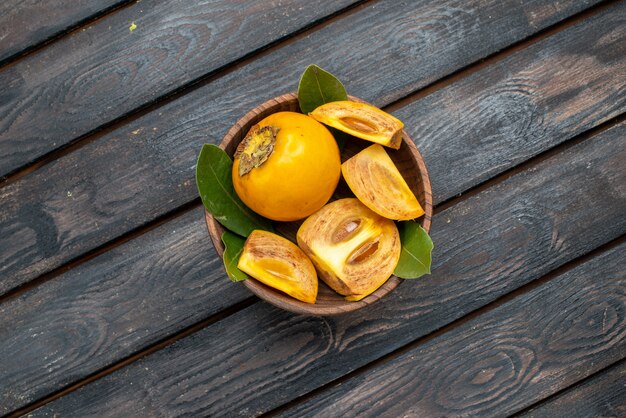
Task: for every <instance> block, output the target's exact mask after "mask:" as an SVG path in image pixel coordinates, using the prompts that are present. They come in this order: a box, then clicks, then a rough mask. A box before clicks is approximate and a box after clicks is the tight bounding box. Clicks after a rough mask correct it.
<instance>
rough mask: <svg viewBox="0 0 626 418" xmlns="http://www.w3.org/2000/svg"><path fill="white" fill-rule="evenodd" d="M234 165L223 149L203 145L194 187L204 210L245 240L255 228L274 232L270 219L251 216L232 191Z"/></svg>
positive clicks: (249, 210) (251, 213)
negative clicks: (196, 186) (195, 186)
mask: <svg viewBox="0 0 626 418" xmlns="http://www.w3.org/2000/svg"><path fill="white" fill-rule="evenodd" d="M232 167H233V162H232V161H231V159H230V157H229V156H228V154H226V152H224V150H222V149H221V148H219V147H217V146H215V145H212V144H204V145H203V146H202V150H201V151H200V156H199V157H198V165H197V166H196V184H197V185H198V192H200V197H201V198H202V203H203V204H204V207H205V208H206V209H207V211H209V213H210V214H211V215H213V216H214V217H215V219H216V220H217V221H218V222H219V223H221V224H222V225H224V227H226V228H228V229H230V230H231V231H233V232H235V233H237V234H239V235H241V236H242V237H247V236H248V235H250V233H251V232H252V231H254V230H255V229H263V230H266V231H273V230H274V228H272V224H271V222H270V221H269V220H267V219H265V218H263V217H262V216H260V215H258V214H256V213H254V212H253V211H252V210H251V209H250V208H248V207H247V206H246V205H245V204H244V203H243V202H242V201H241V199H239V196H237V193H235V189H234V188H233V179H232Z"/></svg>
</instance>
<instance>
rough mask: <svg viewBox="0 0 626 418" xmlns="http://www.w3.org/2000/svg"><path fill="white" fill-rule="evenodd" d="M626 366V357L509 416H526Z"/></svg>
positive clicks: (511, 417)
mask: <svg viewBox="0 0 626 418" xmlns="http://www.w3.org/2000/svg"><path fill="white" fill-rule="evenodd" d="M624 365H626V357H624V358H623V359H621V360H618V361H616V362H614V363H612V364H609V365H608V366H606V367H604V368H603V369H600V370H598V371H596V372H594V373H592V374H590V375H589V376H587V377H585V378H583V379H581V380H579V381H577V382H576V383H574V384H572V385H569V386H567V387H564V388H563V389H561V390H558V391H556V392H554V393H553V394H551V395H549V396H546V397H545V398H543V399H540V400H539V401H537V402H535V403H533V404H532V405H529V406H527V407H526V408H523V409H520V410H519V411H517V412H514V413H513V414H511V415H509V417H510V418H513V417H521V416H523V415H526V414H527V413H528V412H530V411H531V410H533V409H535V408H537V407H538V406H541V405H544V404H546V403H549V402H550V401H552V400H554V399H556V398H558V397H559V396H561V395H563V394H565V393H567V392H569V391H572V390H576V389H578V388H579V387H581V386H582V385H584V384H586V383H587V382H589V381H592V380H593V379H595V378H596V377H598V376H600V375H602V374H604V373H610V372H611V371H613V370H617V369H619V368H620V367H622V366H624Z"/></svg>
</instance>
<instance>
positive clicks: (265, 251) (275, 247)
mask: <svg viewBox="0 0 626 418" xmlns="http://www.w3.org/2000/svg"><path fill="white" fill-rule="evenodd" d="M237 267H238V268H239V270H241V271H243V272H244V273H247V274H249V275H250V276H252V277H254V278H255V279H257V280H258V281H260V282H261V283H264V284H266V285H268V286H271V287H273V288H275V289H278V290H280V291H282V292H284V293H286V294H288V295H290V296H292V297H294V298H296V299H298V300H301V301H303V302H307V303H315V299H316V298H317V273H316V272H315V267H314V266H313V264H312V263H311V260H309V258H308V257H307V256H306V255H305V254H304V253H303V252H302V250H301V249H300V248H298V246H297V245H295V244H294V243H292V242H291V241H289V240H287V239H285V238H283V237H281V236H279V235H276V234H273V233H271V232H267V231H260V230H255V231H252V233H251V234H250V235H249V236H248V239H247V240H246V243H245V244H244V246H243V251H242V253H241V256H240V257H239V263H238V264H237Z"/></svg>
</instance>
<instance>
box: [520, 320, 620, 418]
mask: <svg viewBox="0 0 626 418" xmlns="http://www.w3.org/2000/svg"><path fill="white" fill-rule="evenodd" d="M607 312H608V311H607ZM624 416H626V362H624V361H622V362H621V363H619V364H618V365H616V366H613V367H611V368H610V369H609V370H606V371H603V372H602V373H600V374H598V375H596V376H593V377H592V378H591V379H589V380H587V381H585V382H583V383H581V384H578V385H575V386H573V387H571V388H569V389H567V391H565V392H563V393H560V394H559V395H558V396H556V397H554V398H552V399H549V400H547V401H546V402H544V403H542V404H540V405H538V406H536V407H534V408H532V409H530V410H529V411H527V412H526V413H524V414H521V415H516V417H518V418H522V417H524V418H553V417H567V418H586V417H606V418H609V417H612V418H619V417H624Z"/></svg>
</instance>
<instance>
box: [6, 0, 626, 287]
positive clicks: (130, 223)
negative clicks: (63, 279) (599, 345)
mask: <svg viewBox="0 0 626 418" xmlns="http://www.w3.org/2000/svg"><path fill="white" fill-rule="evenodd" d="M496 3H497V4H496ZM411 4H412V5H415V6H413V7H415V9H414V10H412V11H410V10H409V9H407V8H398V7H397V3H395V2H394V3H393V4H388V3H383V4H378V3H377V4H376V7H370V8H365V9H363V10H360V11H358V12H356V13H354V14H351V15H350V16H348V17H346V18H345V19H341V20H339V21H337V22H335V23H332V24H329V25H327V26H325V27H324V28H322V29H320V30H319V31H317V32H315V33H313V34H311V35H310V36H308V37H306V38H302V39H299V40H298V41H295V42H293V43H290V44H289V45H287V46H286V47H285V48H282V49H279V50H277V51H275V52H273V53H271V54H268V55H266V56H264V57H263V58H261V59H259V60H256V61H254V62H252V63H251V64H249V65H247V66H244V67H242V68H240V69H238V70H236V71H233V72H232V73H230V74H228V75H226V76H224V77H222V78H220V79H218V80H216V81H215V82H213V83H211V84H209V85H208V86H206V87H204V88H201V89H199V90H197V91H195V92H193V93H191V94H189V95H187V96H185V97H183V98H181V99H180V100H177V101H175V102H173V103H170V104H169V105H167V106H164V107H163V108H161V109H160V110H158V111H155V112H152V113H150V114H148V115H146V116H144V117H142V118H140V119H138V120H137V121H135V122H133V123H132V124H129V125H126V126H124V127H123V128H120V129H118V130H116V131H114V132H111V133H110V134H107V135H105V136H104V137H103V138H101V139H100V140H98V141H95V142H92V143H89V144H87V145H86V146H84V147H82V148H81V149H79V150H77V151H76V152H74V153H71V154H69V155H66V156H64V157H63V158H60V159H59V160H56V161H54V162H53V163H51V164H48V165H46V166H44V167H42V168H41V169H40V170H38V171H36V172H34V173H32V174H30V175H28V176H26V177H24V178H22V179H21V180H20V181H17V182H15V183H12V184H10V185H8V186H7V187H4V188H2V189H0V277H2V280H0V293H3V292H5V291H7V290H9V289H11V288H13V287H15V286H18V285H20V284H22V283H25V282H27V281H28V280H30V279H32V278H33V277H36V276H37V275H39V274H41V273H44V272H46V271H49V270H51V269H53V268H55V267H58V266H59V265H61V264H62V263H64V262H66V261H68V260H70V259H72V258H74V257H76V256H78V255H80V254H82V253H84V252H86V251H88V250H90V249H92V248H95V247H97V246H98V245H101V244H102V243H104V242H107V241H109V240H111V239H112V238H115V237H116V236H118V235H120V234H122V233H124V232H126V231H128V230H130V229H132V228H135V227H138V226H140V225H142V224H144V223H145V222H148V221H149V220H151V219H154V218H155V217H157V216H159V215H160V214H163V213H165V212H168V211H170V210H172V209H174V208H175V207H177V206H179V205H181V204H183V203H185V202H188V201H190V200H192V199H194V198H196V197H197V192H196V188H195V186H194V167H195V161H196V158H197V153H198V150H199V149H200V146H201V144H202V143H205V142H211V143H218V142H219V141H220V138H221V137H222V135H223V134H224V133H226V131H227V130H228V129H229V128H230V127H231V126H232V125H233V124H234V123H235V122H236V121H237V120H238V119H239V118H240V117H241V116H242V115H243V114H244V113H245V112H246V111H247V110H248V109H250V108H252V107H254V106H256V105H258V104H259V103H260V102H262V101H263V100H266V99H270V98H272V97H274V96H276V95H277V94H278V93H283V92H285V89H288V90H293V89H295V88H296V83H297V74H299V73H300V72H301V71H302V69H303V68H304V67H305V66H306V65H307V64H308V63H310V62H312V61H314V62H317V63H318V64H320V65H321V66H323V67H326V68H328V69H329V70H332V71H333V72H335V73H337V75H338V76H339V77H340V78H341V79H343V80H345V82H346V85H347V86H348V88H349V90H350V91H353V92H357V91H358V92H359V95H361V97H363V98H364V99H366V100H368V101H371V102H373V103H375V104H377V105H378V106H381V105H384V104H386V103H388V102H389V100H393V99H394V98H395V99H397V98H399V97H401V96H403V95H404V94H406V93H407V92H408V91H410V90H411V89H414V88H416V87H419V86H423V85H424V84H426V83H428V82H429V81H432V80H433V79H434V78H436V77H438V76H441V75H443V74H445V73H447V72H450V71H453V70H454V69H456V68H458V67H459V66H462V65H464V64H467V63H469V62H470V61H471V60H473V59H476V58H478V57H480V56H483V55H485V54H487V53H488V52H491V51H494V50H496V49H498V48H501V47H502V46H504V44H505V43H506V42H511V41H513V40H516V39H519V38H520V37H523V36H525V35H526V34H527V33H528V31H529V30H530V29H528V26H529V24H528V19H529V18H528V16H530V15H532V14H533V13H535V14H538V13H539V10H543V9H541V7H540V4H543V2H530V3H524V4H525V6H523V7H528V9H526V8H524V9H521V10H519V13H511V12H510V10H511V8H513V9H515V7H522V6H514V5H509V6H510V7H509V8H506V7H504V6H502V7H503V8H502V9H501V8H500V7H501V6H499V5H501V4H504V3H502V2H495V3H493V4H492V3H488V5H491V6H490V7H478V6H477V5H476V3H475V2H463V4H464V5H465V6H463V7H462V8H461V9H459V8H454V7H452V6H451V5H450V4H448V3H446V4H448V6H445V5H444V4H442V5H441V6H439V7H435V9H434V10H436V11H437V12H435V11H433V10H432V7H433V6H432V5H430V6H428V5H421V3H411ZM451 4H454V5H459V4H460V3H459V2H452V3H451ZM507 4H508V3H507ZM516 4H517V3H516ZM577 4H580V3H577ZM383 6H385V7H383ZM429 7H430V8H429ZM440 7H441V8H443V9H440ZM459 7H461V6H459ZM472 7H474V9H472ZM533 7H534V9H533ZM494 8H495V9H494ZM442 10H443V11H446V10H447V11H448V12H449V13H447V14H446V13H443V11H442ZM461 10H469V11H467V12H463V13H462V12H461ZM550 10H552V9H550ZM566 10H569V9H567V8H566ZM624 10H626V6H624V5H623V4H620V5H617V6H616V7H613V8H611V9H609V10H608V11H607V12H606V13H603V14H602V15H601V16H598V17H597V18H594V19H590V20H589V21H588V22H585V23H584V24H581V25H579V26H577V27H574V28H570V29H569V30H567V31H565V32H563V33H559V34H557V35H556V36H554V37H551V38H548V39H546V40H544V41H543V42H540V43H538V44H537V45H535V46H533V48H532V49H531V50H530V52H526V51H521V52H520V53H519V54H518V55H519V58H518V60H519V62H526V65H527V67H528V68H533V66H536V65H538V64H537V62H536V61H534V60H536V59H541V58H542V56H541V54H540V53H539V52H538V51H540V50H541V48H546V47H547V46H548V45H552V44H554V46H552V47H551V50H552V52H553V53H555V54H558V53H559V52H561V56H563V57H564V58H566V59H568V60H569V61H576V59H577V58H581V56H582V55H584V56H585V57H595V58H592V59H584V60H583V59H581V60H580V62H581V66H582V68H583V69H581V71H586V72H590V73H598V70H597V68H596V67H595V65H599V64H598V62H601V63H602V65H611V66H613V67H614V68H616V71H618V70H620V69H622V70H623V68H624V67H626V58H624V54H622V55H621V56H620V55H618V54H616V55H617V56H614V55H611V54H610V53H607V50H609V51H610V50H611V49H615V48H617V49H619V48H622V49H623V45H624V42H623V41H624V40H625V39H626V33H625V32H626V31H625V30H624V25H623V22H622V21H621V20H620V17H621V16H624V13H623V12H624ZM409 11H410V13H409ZM470 11H471V13H470ZM496 12H497V13H496ZM420 16H422V18H418V17H420ZM424 16H430V18H429V19H426V18H425V17H424ZM437 16H439V17H437ZM468 16H471V17H472V19H473V20H472V21H471V22H472V24H471V25H469V27H470V28H473V29H472V30H470V31H466V32H465V33H466V36H463V37H455V36H452V35H453V34H454V33H455V30H456V29H457V28H459V27H465V25H468V22H467V21H466V20H465V19H466V18H468ZM488 16H492V19H489V18H488ZM494 16H498V18H497V19H496V18H493V17H494ZM550 16H552V17H550V18H546V19H545V20H541V22H544V23H546V22H550V21H552V20H554V19H556V18H557V17H561V16H562V15H561V14H559V15H550ZM437 19H441V22H440V23H439V24H435V22H438V20H437ZM511 19H512V20H511ZM520 19H521V20H520ZM390 21H394V22H400V23H394V25H389V22H390ZM444 22H445V24H444ZM494 25H496V26H494ZM391 29H393V32H392V33H388V32H387V31H389V30H391ZM533 30H534V29H533ZM490 31H495V32H494V33H496V32H497V33H499V34H500V35H499V36H498V37H494V38H493V39H492V40H491V41H490V42H489V43H484V42H478V41H479V40H481V39H482V38H481V37H483V36H485V33H487V32H489V33H491V32H490ZM372 33H380V34H381V38H380V39H389V41H388V42H391V44H388V43H383V44H382V45H379V44H375V45H373V47H372V45H371V44H369V43H367V42H363V39H371V37H372ZM418 34H422V35H423V36H426V35H425V34H428V39H430V40H431V41H432V43H433V48H432V49H426V50H424V51H421V52H420V54H419V57H418V56H416V57H413V56H412V55H407V56H406V57H405V58H406V59H402V60H396V61H394V60H389V57H388V56H387V55H386V54H383V53H382V52H381V51H383V50H389V49H390V48H391V49H393V46H394V45H393V42H395V40H396V39H403V38H404V37H409V36H418ZM382 35H384V36H388V38H385V37H382ZM422 35H420V36H422ZM339 40H344V41H345V42H350V45H351V48H348V51H344V50H341V53H339V51H338V52H337V53H335V54H329V53H328V51H327V50H326V49H323V48H319V47H318V46H319V45H326V44H332V43H333V42H338V43H339ZM503 40H504V41H503ZM611 40H612V41H611ZM620 41H621V45H622V47H620V46H619V45H620ZM485 42H486V41H485ZM607 42H609V43H614V44H615V45H612V44H611V45H612V46H611V48H607V47H606V43H607ZM379 48H381V49H380V50H379ZM581 51H584V52H581ZM407 54H409V51H407ZM444 56H445V57H446V58H445V59H443V60H442V59H441V57H444ZM516 56H517V55H516ZM543 58H545V57H543ZM450 60H452V61H450ZM551 60H553V58H551ZM569 61H568V62H569ZM390 62H392V64H390ZM551 63H552V64H553V61H551ZM520 67H521V69H520V70H519V71H521V72H523V71H524V68H526V67H523V66H521V64H520ZM551 68H552V71H553V73H552V74H553V77H554V78H559V79H561V78H562V76H561V73H560V71H565V72H568V71H572V73H573V74H574V70H573V69H572V68H571V67H569V68H565V69H563V68H560V67H556V68H555V67H554V66H552V67H551ZM383 70H384V72H381V71H383ZM380 74H385V77H384V78H381V77H380ZM481 74H482V78H481V79H480V82H481V83H482V84H488V80H489V69H486V70H485V71H483V72H481ZM604 77H605V80H606V82H605V83H598V84H597V86H596V87H595V90H594V91H595V94H594V95H593V96H591V97H590V99H589V100H588V101H583V102H582V103H583V104H585V107H584V108H581V109H580V112H581V113H584V114H587V116H586V118H585V119H583V120H581V119H580V118H578V117H577V115H578V113H577V114H571V113H569V114H568V116H569V117H568V118H566V119H565V120H563V119H559V120H557V121H554V122H552V123H554V124H555V125H556V124H557V123H558V126H569V127H570V129H569V131H568V132H569V133H570V134H575V133H578V132H581V131H582V130H584V129H586V128H588V127H590V126H593V125H595V124H598V123H600V122H601V121H603V120H605V119H606V118H607V117H610V115H614V114H615V113H617V112H620V111H623V110H624V101H623V98H622V100H614V101H610V100H607V98H608V97H614V93H613V92H614V88H615V83H614V82H613V81H614V80H613V79H612V78H611V74H608V75H605V76H604ZM259 79H261V80H263V83H262V84H259V83H258V82H257V80H259ZM285 80H292V83H293V84H292V85H286V84H285ZM566 81H567V83H568V84H567V85H568V86H569V88H570V89H569V90H567V91H568V92H569V94H570V95H571V96H574V97H575V96H577V95H579V94H585V93H584V92H583V90H584V86H583V85H581V84H578V83H577V79H576V78H569V79H566ZM394 86H396V87H394ZM468 88H471V87H468ZM550 91H552V90H548V91H546V93H549V92H550ZM542 93H543V91H538V92H536V93H534V94H535V97H539V95H541V94H542ZM485 100H487V99H485ZM552 100H553V103H554V104H556V103H558V101H559V98H558V97H553V99H552ZM595 101H602V102H603V103H604V105H602V106H596V105H595ZM435 109H436V108H434V109H433V110H432V114H433V115H438V116H439V117H440V118H441V119H440V121H439V122H437V123H439V124H441V123H443V122H442V121H448V120H449V119H448V118H447V116H446V113H445V112H439V113H437V112H436V110H435ZM517 110H518V111H519V112H523V111H527V112H532V111H534V108H530V109H527V108H524V107H521V108H518V109H517ZM553 115H554V113H553ZM403 116H405V123H406V126H407V128H408V129H413V128H412V126H413V125H417V124H418V120H419V118H420V114H417V113H414V114H411V115H403ZM480 116H481V115H478V116H477V117H480ZM483 116H484V118H483V119H481V120H483V122H482V123H483V125H484V126H486V127H487V128H488V127H489V126H490V125H489V121H490V120H492V119H494V115H493V114H490V113H485V114H484V115H483ZM518 117H521V118H524V117H527V115H526V114H524V113H522V114H520V115H518ZM433 123H434V121H433ZM546 123H551V121H550V120H544V124H546ZM449 125H450V126H455V125H456V124H449ZM459 127H460V126H459ZM555 131H557V132H560V131H558V129H556V128H555ZM448 132H449V131H448ZM514 132H515V131H507V130H506V129H504V128H503V129H502V133H501V136H494V135H493V132H492V135H491V137H490V140H489V141H472V142H474V143H473V144H472V145H473V146H474V147H476V146H479V147H478V148H473V149H474V150H475V152H472V153H467V154H469V155H485V156H488V155H489V152H491V150H492V148H493V147H497V146H498V144H499V142H498V141H501V140H503V137H505V136H506V137H509V136H511V134H512V133H514ZM410 134H411V135H412V136H413V138H414V139H415V141H416V142H417V143H418V145H420V144H421V143H422V142H425V141H426V140H427V138H426V137H424V135H423V134H422V133H421V132H418V131H413V130H412V131H411V132H410ZM457 138H458V139H467V136H466V135H458V136H456V135H452V134H451V135H450V137H449V138H448V140H449V141H455V140H457ZM559 138H560V140H565V139H567V137H566V136H563V135H561V136H559ZM516 139H519V140H520V141H522V140H524V138H523V137H522V138H516V137H514V138H512V140H513V141H514V140H516ZM535 142H536V143H537V144H541V143H542V140H541V139H536V140H535ZM555 142H557V141H552V142H550V143H549V146H551V145H553V144H554V143H555ZM507 143H508V142H507ZM461 146H462V145H461ZM540 146H541V145H535V147H534V148H533V149H534V150H535V151H537V150H538V148H540ZM502 148H503V150H504V151H506V150H508V149H511V151H513V150H514V148H513V149H512V148H511V147H508V146H504V147H502ZM517 149H519V147H517ZM504 154H505V152H500V153H499V155H500V157H501V158H500V159H499V160H498V164H499V169H502V170H503V169H505V167H506V165H505V164H503V163H502V161H508V160H511V161H510V164H509V165H508V167H510V166H511V165H512V163H513V162H514V161H516V159H515V158H514V157H513V156H512V155H509V156H506V157H502V155H504ZM438 155H440V154H438ZM424 157H425V158H426V160H427V163H428V167H429V169H430V168H431V167H434V166H435V165H437V164H438V159H437V157H436V156H435V155H431V156H429V155H424ZM429 157H430V159H429ZM447 166H448V162H447V161H446V162H445V163H444V164H443V165H441V166H440V167H435V168H434V169H435V170H436V172H437V173H438V175H441V176H442V177H440V178H438V181H439V182H440V183H438V184H447V183H454V182H456V181H461V180H460V179H458V178H455V179H454V181H450V177H449V176H447V174H448V173H446V172H445V171H446V169H445V167H447ZM482 170H483V167H482V166H480V165H478V166H473V165H469V166H468V167H467V169H466V170H464V171H463V172H462V173H460V174H462V175H463V176H464V178H466V179H467V181H464V184H469V183H471V181H470V179H472V178H475V177H481V175H482ZM455 174H459V172H458V170H457V171H456V172H455ZM481 178H482V177H481ZM474 184H475V183H474ZM435 191H436V190H435ZM439 196H441V194H439ZM15 243H19V245H16V244H15Z"/></svg>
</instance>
